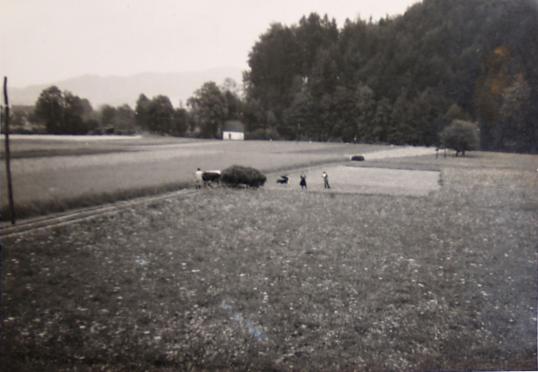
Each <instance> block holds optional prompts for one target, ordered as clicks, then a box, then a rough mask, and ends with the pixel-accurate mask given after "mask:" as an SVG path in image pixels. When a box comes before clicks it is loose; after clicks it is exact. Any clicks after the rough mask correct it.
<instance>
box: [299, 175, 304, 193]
mask: <svg viewBox="0 0 538 372" xmlns="http://www.w3.org/2000/svg"><path fill="white" fill-rule="evenodd" d="M299 185H301V190H306V176H305V175H304V174H301V181H300V182H299Z"/></svg>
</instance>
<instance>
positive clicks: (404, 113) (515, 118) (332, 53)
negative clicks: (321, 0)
mask: <svg viewBox="0 0 538 372" xmlns="http://www.w3.org/2000/svg"><path fill="white" fill-rule="evenodd" d="M536 35H538V3H537V2H536V1H534V0H472V1H469V0H451V1H445V0H424V1H423V2H422V3H418V4H416V5H414V6H412V7H410V8H409V9H408V10H407V11H406V13H405V14H404V15H402V16H398V17H396V18H386V19H381V20H380V21H378V22H372V21H366V20H361V19H358V20H354V21H350V20H347V21H346V22H345V24H344V25H343V27H342V28H338V26H337V24H336V22H335V21H334V20H332V19H330V18H329V17H328V16H319V15H317V14H310V15H308V16H304V17H303V18H301V19H300V20H299V22H298V23H297V24H294V25H282V24H279V23H275V24H272V25H271V26H270V27H269V29H268V30H267V31H266V32H265V33H264V34H263V35H261V36H260V38H259V40H258V41H257V43H256V44H255V45H254V46H253V48H252V50H251V52H250V55H249V61H248V62H249V66H250V70H249V71H247V72H246V73H245V88H246V112H245V122H246V123H247V124H248V125H249V128H248V129H249V131H250V132H253V133H257V134H258V135H259V136H278V135H279V136H281V137H284V138H287V139H295V138H302V139H312V140H330V139H333V140H334V139H343V140H345V141H351V140H355V139H356V140H358V141H363V142H390V143H395V144H404V143H407V144H417V145H418V144H421V145H434V144H437V143H438V141H439V133H440V132H441V130H442V129H443V128H444V127H446V126H447V125H448V124H449V123H450V122H451V121H452V120H454V119H463V120H472V121H477V122H478V123H479V125H480V137H481V148H482V149H485V150H506V151H524V152H537V151H538V105H537V104H536V103H537V102H538V63H537V61H538V39H537V38H536ZM532 103H534V104H532Z"/></svg>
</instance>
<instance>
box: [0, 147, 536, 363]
mask: <svg viewBox="0 0 538 372" xmlns="http://www.w3.org/2000/svg"><path fill="white" fill-rule="evenodd" d="M361 166H372V167H382V168H398V169H412V170H428V171H435V170H439V171H440V176H441V179H440V181H441V184H442V187H440V188H439V189H438V190H437V191H433V192H431V193H429V194H428V195H426V196H420V197H416V196H406V195H394V194H378V193H375V192H373V193H369V194H349V193H338V192H336V191H334V192H331V193H325V192H319V191H309V192H300V191H288V192H284V191H282V190H279V189H274V188H266V189H260V190H230V189H224V188H214V189H204V190H201V191H200V192H198V193H196V194H195V195H194V196H190V197H186V198H175V199H174V198H171V199H165V200H160V201H157V202H151V203H148V204H146V205H139V206H136V207H132V208H129V209H124V210H122V211H121V212H119V213H118V214H116V215H111V216H110V215H109V216H102V217H98V218H95V219H92V220H89V221H86V222H82V223H77V224H73V225H69V226H64V227H58V228H55V229H53V230H48V231H36V232H33V233H30V234H27V235H24V236H20V237H18V238H10V239H7V240H4V242H3V243H4V244H5V249H4V250H3V258H4V261H3V262H4V266H3V278H4V282H3V298H2V304H1V306H2V315H3V319H2V332H1V333H0V341H1V348H2V350H1V353H0V367H6V366H9V369H10V370H62V369H75V368H76V369H86V368H91V369H94V370H98V369H104V370H124V371H128V370H129V371H130V370H200V369H250V370H260V369H272V370H371V371H378V370H439V369H444V370H468V369H475V370H478V369H480V370H536V369H537V367H538V366H537V354H536V347H537V345H536V342H537V341H536V340H537V334H536V329H537V319H536V316H537V308H536V306H537V300H538V297H537V293H538V275H537V274H538V269H537V267H538V243H537V242H538V229H537V228H536V226H538V173H537V172H536V168H537V167H538V164H537V157H535V156H522V155H507V154H489V153H475V154H472V157H469V158H466V159H461V158H458V159H456V158H446V159H443V158H442V159H435V158H432V157H431V156H428V157H415V158H400V159H384V160H382V159H380V160H377V161H372V162H365V163H364V164H361ZM2 369H3V370H4V369H5V368H2Z"/></svg>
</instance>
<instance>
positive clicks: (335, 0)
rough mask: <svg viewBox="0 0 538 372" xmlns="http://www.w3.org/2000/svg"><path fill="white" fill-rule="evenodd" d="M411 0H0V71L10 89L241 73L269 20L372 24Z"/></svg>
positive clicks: (394, 13)
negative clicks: (143, 75)
mask: <svg viewBox="0 0 538 372" xmlns="http://www.w3.org/2000/svg"><path fill="white" fill-rule="evenodd" d="M415 2H417V0H265V1H264V0H191V1H184V0H0V74H1V75H2V76H6V75H7V76H8V77H9V81H10V85H11V86H17V87H20V86H25V85H29V84H36V83H49V82H54V81H58V80H62V79H65V78H69V77H74V76H78V75H82V74H98V75H129V74H134V73H139V72H183V71H195V70H204V69H208V68H212V67H221V66H235V67H240V68H243V69H246V68H247V67H248V66H247V57H248V53H249V51H250V49H251V48H252V46H253V45H254V43H255V42H256V40H257V39H258V37H259V36H260V34H261V33H263V32H264V31H266V30H267V28H268V26H269V24H270V23H272V22H281V23H284V24H288V25H289V24H292V23H297V21H298V20H299V18H300V17H301V16H302V15H305V14H308V13H310V12H318V13H320V14H324V13H327V14H328V15H329V16H331V17H334V18H335V19H336V20H337V22H338V25H339V26H342V24H343V22H344V20H345V19H346V18H350V19H355V18H356V17H357V16H359V15H360V17H361V18H363V19H368V18H369V17H370V16H372V17H373V18H374V19H378V18H379V17H383V16H385V15H387V14H388V15H397V14H402V13H403V12H405V10H406V9H407V7H408V6H410V5H411V4H413V3H415Z"/></svg>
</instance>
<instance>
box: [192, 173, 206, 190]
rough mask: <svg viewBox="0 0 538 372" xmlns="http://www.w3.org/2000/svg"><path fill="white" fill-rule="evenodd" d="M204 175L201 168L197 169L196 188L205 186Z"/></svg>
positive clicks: (195, 174)
mask: <svg viewBox="0 0 538 372" xmlns="http://www.w3.org/2000/svg"><path fill="white" fill-rule="evenodd" d="M203 173H204V172H202V171H201V170H200V168H197V169H196V172H194V182H195V187H196V188H197V189H200V188H202V184H203V180H202V174H203Z"/></svg>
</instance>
